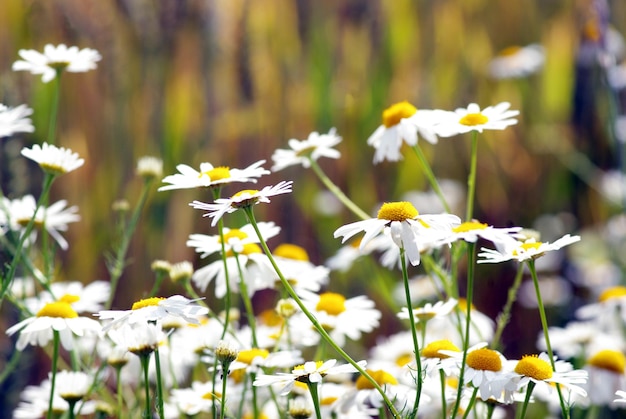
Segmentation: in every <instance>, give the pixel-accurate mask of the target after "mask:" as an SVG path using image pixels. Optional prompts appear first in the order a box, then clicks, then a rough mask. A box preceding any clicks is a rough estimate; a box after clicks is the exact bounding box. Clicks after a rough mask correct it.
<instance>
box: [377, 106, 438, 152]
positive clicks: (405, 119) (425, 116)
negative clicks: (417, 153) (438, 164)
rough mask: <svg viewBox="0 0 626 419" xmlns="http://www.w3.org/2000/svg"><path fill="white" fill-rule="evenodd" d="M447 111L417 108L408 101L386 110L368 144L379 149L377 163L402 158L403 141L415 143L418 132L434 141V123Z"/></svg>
mask: <svg viewBox="0 0 626 419" xmlns="http://www.w3.org/2000/svg"><path fill="white" fill-rule="evenodd" d="M443 115H444V112H443V111H438V110H428V109H423V110H418V109H417V108H416V107H415V106H413V105H411V104H410V103H409V102H407V101H403V102H398V103H395V104H393V105H392V106H390V107H389V108H387V109H385V110H384V111H383V115H382V119H383V123H382V125H380V126H379V127H378V128H377V129H376V130H375V131H374V133H373V134H372V135H370V137H369V138H368V139H367V144H368V145H370V146H372V147H374V148H375V149H376V153H375V154H374V163H380V162H381V161H384V160H388V161H398V160H400V159H402V155H401V154H400V149H401V148H402V144H403V142H406V143H407V144H408V145H411V146H414V145H416V144H417V140H418V133H419V134H420V135H421V136H422V137H424V139H425V140H427V141H428V142H430V143H432V144H435V143H436V142H437V135H436V134H435V129H434V127H435V124H436V123H437V122H439V119H440V118H441V117H442V116H443Z"/></svg>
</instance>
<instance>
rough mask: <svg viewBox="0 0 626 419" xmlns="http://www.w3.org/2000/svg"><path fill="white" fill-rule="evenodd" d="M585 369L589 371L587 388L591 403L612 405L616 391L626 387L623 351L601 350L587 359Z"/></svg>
mask: <svg viewBox="0 0 626 419" xmlns="http://www.w3.org/2000/svg"><path fill="white" fill-rule="evenodd" d="M585 369H586V370H587V371H588V372H589V381H588V382H587V387H586V389H587V393H588V395H589V400H590V402H591V404H595V405H600V406H606V405H610V404H611V403H613V399H614V396H615V392H616V391H617V390H621V389H623V388H626V375H624V372H625V371H626V356H624V353H623V352H621V351H616V350H613V349H603V350H600V351H598V352H596V353H594V354H593V355H592V356H591V357H589V358H588V359H587V364H586V366H585Z"/></svg>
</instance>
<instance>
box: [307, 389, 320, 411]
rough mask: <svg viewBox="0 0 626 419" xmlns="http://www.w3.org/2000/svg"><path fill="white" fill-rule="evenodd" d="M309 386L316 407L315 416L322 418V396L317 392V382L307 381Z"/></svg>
mask: <svg viewBox="0 0 626 419" xmlns="http://www.w3.org/2000/svg"><path fill="white" fill-rule="evenodd" d="M307 387H309V392H310V393H311V398H312V399H313V407H314V408H315V416H316V417H317V419H322V411H321V409H320V397H319V394H318V392H317V383H312V382H310V381H309V382H307Z"/></svg>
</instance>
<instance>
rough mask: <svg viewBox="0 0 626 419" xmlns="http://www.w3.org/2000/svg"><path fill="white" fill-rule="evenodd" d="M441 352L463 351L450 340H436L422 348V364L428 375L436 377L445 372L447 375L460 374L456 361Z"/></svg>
mask: <svg viewBox="0 0 626 419" xmlns="http://www.w3.org/2000/svg"><path fill="white" fill-rule="evenodd" d="M440 351H452V352H459V353H461V350H460V349H459V348H458V347H457V346H456V345H455V344H454V343H452V342H451V341H449V340H448V339H440V340H435V341H432V342H430V343H428V344H427V345H425V346H424V347H423V348H422V351H421V356H422V357H421V363H422V369H423V370H424V372H425V373H426V375H430V376H432V375H435V374H438V373H439V371H443V372H444V373H445V374H446V375H452V374H453V373H455V374H456V373H458V367H457V363H456V360H455V359H453V358H451V357H450V355H447V354H445V353H442V352H440Z"/></svg>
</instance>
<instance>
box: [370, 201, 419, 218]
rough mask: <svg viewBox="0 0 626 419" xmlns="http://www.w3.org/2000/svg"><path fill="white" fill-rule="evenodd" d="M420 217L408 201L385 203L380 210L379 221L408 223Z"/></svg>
mask: <svg viewBox="0 0 626 419" xmlns="http://www.w3.org/2000/svg"><path fill="white" fill-rule="evenodd" d="M418 215H419V212H417V210H416V209H415V207H414V206H413V204H411V203H410V202H406V201H401V202H385V203H384V204H383V205H382V207H380V209H379V210H378V215H377V218H378V219H379V220H389V221H406V220H408V219H413V218H415V217H417V216H418Z"/></svg>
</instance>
